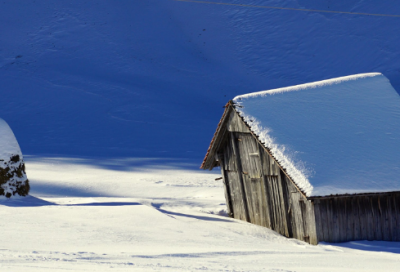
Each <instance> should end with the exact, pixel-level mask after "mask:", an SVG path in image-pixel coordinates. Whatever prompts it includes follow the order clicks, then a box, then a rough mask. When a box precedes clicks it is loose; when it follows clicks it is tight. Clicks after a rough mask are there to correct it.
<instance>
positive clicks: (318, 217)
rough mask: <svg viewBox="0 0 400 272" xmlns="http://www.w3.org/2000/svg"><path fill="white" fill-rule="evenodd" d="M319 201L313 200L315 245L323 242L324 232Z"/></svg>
mask: <svg viewBox="0 0 400 272" xmlns="http://www.w3.org/2000/svg"><path fill="white" fill-rule="evenodd" d="M320 202H321V201H320V200H319V199H316V200H314V214H315V228H316V232H317V243H318V241H325V240H324V230H323V226H322V218H321V212H320Z"/></svg>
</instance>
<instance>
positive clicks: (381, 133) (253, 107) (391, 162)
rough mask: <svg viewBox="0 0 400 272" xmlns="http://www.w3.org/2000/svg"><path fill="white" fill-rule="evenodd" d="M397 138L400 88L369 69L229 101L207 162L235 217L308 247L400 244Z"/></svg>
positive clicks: (205, 166) (399, 147) (399, 136)
mask: <svg viewBox="0 0 400 272" xmlns="http://www.w3.org/2000/svg"><path fill="white" fill-rule="evenodd" d="M288 111H289V113H288ZM293 119H294V120H293ZM310 123H312V124H310ZM307 125H308V126H307ZM330 136H331V138H329V137H330ZM280 139H283V140H281V141H280ZM399 141H400V97H399V95H398V94H397V93H396V91H395V90H394V89H393V88H392V86H391V85H390V83H389V81H388V80H387V79H386V78H385V77H384V76H383V75H381V74H379V73H374V74H361V75H355V76H348V77H342V78H336V79H332V80H326V81H321V82H315V83H310V84H304V85H298V86H294V87H288V88H282V89H276V90H270V91H264V92H258V93H253V94H248V95H242V96H238V97H236V98H235V99H233V101H229V102H228V103H227V104H226V106H225V111H224V113H223V115H222V118H221V120H220V122H219V124H218V127H217V130H216V132H215V134H214V137H213V139H212V141H211V144H210V146H209V149H208V152H207V154H206V156H205V158H204V161H203V164H202V165H201V168H202V169H210V170H211V169H213V168H214V167H216V166H220V168H221V174H222V180H223V183H224V189H225V198H226V206H227V212H228V214H229V215H230V216H231V217H233V218H236V219H240V220H244V221H247V222H250V223H253V224H257V225H260V226H264V227H267V228H270V229H272V230H275V231H276V232H278V233H280V234H282V235H284V236H286V237H293V238H296V239H299V240H302V241H305V242H308V243H310V244H317V243H318V242H321V241H326V242H344V241H350V240H385V241H400V142H399ZM378 152H380V153H378ZM293 154H295V155H293ZM296 155H299V156H296ZM307 171H308V172H307Z"/></svg>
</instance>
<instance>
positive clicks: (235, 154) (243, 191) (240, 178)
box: [229, 133, 250, 222]
mask: <svg viewBox="0 0 400 272" xmlns="http://www.w3.org/2000/svg"><path fill="white" fill-rule="evenodd" d="M229 138H230V142H231V145H232V149H233V157H234V158H235V162H236V167H237V176H238V181H239V184H240V195H241V197H242V202H243V210H244V213H245V216H246V221H247V222H250V216H249V208H248V206H247V199H246V189H245V186H244V182H243V176H242V172H243V170H242V164H241V163H240V160H241V158H240V153H239V150H238V147H237V138H236V137H235V134H234V133H230V134H229Z"/></svg>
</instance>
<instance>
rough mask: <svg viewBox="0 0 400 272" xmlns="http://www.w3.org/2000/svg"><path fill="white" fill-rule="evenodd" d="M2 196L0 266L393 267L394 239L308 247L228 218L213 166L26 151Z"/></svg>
mask: <svg viewBox="0 0 400 272" xmlns="http://www.w3.org/2000/svg"><path fill="white" fill-rule="evenodd" d="M26 160H27V173H28V176H29V178H30V181H31V184H32V191H31V196H29V197H27V198H13V199H4V198H2V199H1V209H0V214H1V218H2V220H1V221H0V228H1V230H2V233H3V235H2V236H1V238H0V245H1V248H0V256H1V257H0V259H1V261H0V271H197V270H205V271H333V270H338V271H339V270H340V271H398V268H399V265H400V243H394V242H392V243H391V242H366V241H361V242H351V243H345V244H336V245H329V244H323V245H318V246H311V245H308V244H305V243H303V242H301V241H297V240H294V239H287V238H284V237H283V236H281V235H279V234H277V233H275V232H274V231H271V230H269V229H266V228H263V227H259V226H255V225H251V224H248V223H245V222H242V221H238V220H234V219H230V218H227V217H225V216H223V215H224V211H225V204H224V202H225V201H224V195H223V188H222V186H221V182H220V181H214V179H215V178H217V177H219V176H220V175H219V173H218V172H212V173H209V172H204V171H189V170H184V169H182V168H180V167H179V165H175V164H174V163H173V162H171V163H165V162H164V163H163V165H162V166H161V165H160V166H157V164H156V163H152V165H153V166H152V167H147V168H143V167H137V166H136V165H138V161H137V160H127V159H124V160H111V161H108V162H107V163H104V162H100V161H99V160H95V159H73V158H69V159H65V158H64V159H61V158H39V157H28V158H26Z"/></svg>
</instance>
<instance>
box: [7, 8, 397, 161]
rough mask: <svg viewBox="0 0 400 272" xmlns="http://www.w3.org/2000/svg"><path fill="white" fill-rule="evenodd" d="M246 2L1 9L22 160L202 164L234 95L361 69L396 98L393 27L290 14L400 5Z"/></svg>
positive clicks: (11, 114) (389, 22) (376, 19)
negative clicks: (380, 77) (384, 80)
mask: <svg viewBox="0 0 400 272" xmlns="http://www.w3.org/2000/svg"><path fill="white" fill-rule="evenodd" d="M209 2H216V1H209ZM225 2H226V3H236V4H243V3H244V2H243V1H238V0H234V1H232V0H225ZM245 4H246V5H248V6H247V7H241V6H230V5H214V4H209V3H196V2H190V1H189V2H182V1H173V0H146V1H127V0H126V1H117V2H115V1H100V2H96V3H92V2H85V1H77V0H72V1H61V0H55V1H45V2H43V1H34V0H24V1H21V0H5V1H2V2H1V8H0V33H1V35H0V82H1V87H0V92H1V107H0V117H2V118H4V119H5V120H6V121H7V122H8V123H9V124H10V126H11V127H12V128H13V131H14V133H15V134H16V136H17V138H18V140H19V143H20V145H21V148H22V151H23V152H24V154H33V155H34V154H48V155H51V156H101V157H164V158H168V157H170V158H171V157H173V158H185V160H186V161H187V160H191V162H194V161H197V163H200V162H201V159H202V157H203V156H204V153H205V152H206V150H207V146H208V144H209V141H210V138H211V137H212V135H213V133H214V130H215V126H216V124H217V122H218V119H219V117H220V115H221V113H222V108H221V107H222V106H223V105H225V104H226V102H227V100H228V99H229V98H230V97H235V96H236V95H239V94H243V93H249V92H255V91H259V90H265V89H273V88H278V87H283V86H290V85H297V84H301V83H306V82H312V81H318V80H323V79H328V78H333V77H338V76H345V75H349V74H357V73H365V72H382V73H383V74H384V75H386V76H387V77H388V78H389V80H390V81H391V83H392V84H393V86H394V87H395V89H396V90H397V91H399V90H400V87H399V86H400V81H399V80H400V74H399V73H400V69H399V63H400V55H399V54H398V48H397V47H398V46H397V45H398V44H400V37H399V35H394V34H393V33H399V31H400V23H399V21H400V18H398V17H388V16H369V15H360V14H346V13H323V12H307V11H301V10H296V9H312V10H330V11H343V12H353V13H373V14H388V15H396V14H400V6H399V5H398V4H397V1H394V0H392V1H390V0H385V1H379V2H377V1H370V0H348V1H312V0H298V1H297V0H290V1H282V0H270V1H266V0H257V1H256V0H247V1H245ZM252 5H253V6H254V5H255V6H261V7H251V6H252ZM263 6H272V7H285V8H294V10H280V9H268V8H262V7H263Z"/></svg>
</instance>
